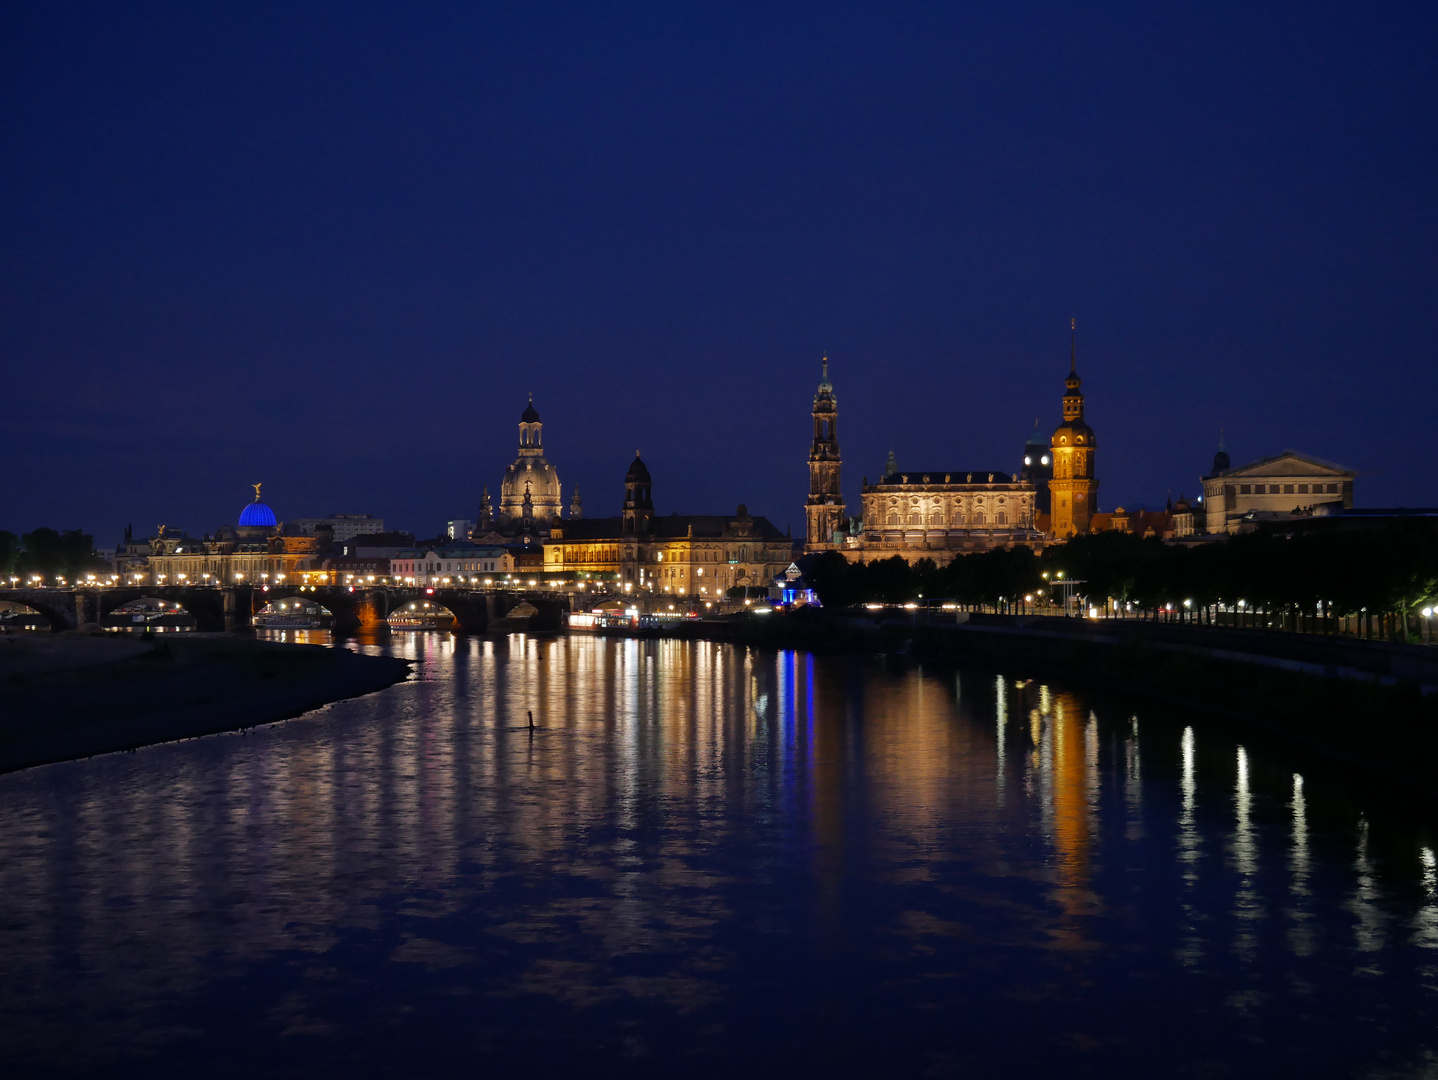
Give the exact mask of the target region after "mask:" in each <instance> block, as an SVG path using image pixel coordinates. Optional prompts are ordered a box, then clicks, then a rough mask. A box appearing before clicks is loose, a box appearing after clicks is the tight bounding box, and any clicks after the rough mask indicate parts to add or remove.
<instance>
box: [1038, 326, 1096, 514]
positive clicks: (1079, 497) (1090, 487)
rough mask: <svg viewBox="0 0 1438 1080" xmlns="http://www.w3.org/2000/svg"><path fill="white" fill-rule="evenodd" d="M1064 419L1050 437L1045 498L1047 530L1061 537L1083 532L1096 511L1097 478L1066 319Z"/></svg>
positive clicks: (1075, 347)
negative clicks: (1050, 462) (1050, 471)
mask: <svg viewBox="0 0 1438 1080" xmlns="http://www.w3.org/2000/svg"><path fill="white" fill-rule="evenodd" d="M1064 386H1065V387H1066V389H1065V391H1064V421H1063V423H1062V424H1060V425H1059V426H1058V427H1057V428H1055V429H1054V434H1053V438H1052V439H1051V440H1050V447H1051V453H1052V457H1053V469H1054V474H1053V479H1052V480H1050V481H1049V499H1050V502H1051V503H1052V505H1053V510H1052V513H1053V523H1052V525H1051V527H1050V532H1052V533H1053V535H1054V536H1056V537H1058V538H1060V539H1063V538H1067V537H1070V536H1073V535H1075V534H1077V533H1086V532H1088V531H1089V526H1090V525H1091V523H1092V522H1093V516H1094V514H1095V513H1097V512H1098V480H1097V479H1095V478H1094V451H1095V450H1096V449H1097V447H1098V440H1097V439H1095V438H1094V433H1093V428H1091V427H1089V426H1088V425H1087V424H1086V423H1084V418H1083V391H1082V390H1081V387H1082V386H1083V380H1082V379H1080V378H1079V374H1078V333H1077V331H1076V330H1075V329H1074V322H1073V320H1070V321H1069V377H1068V378H1067V379H1065V380H1064Z"/></svg>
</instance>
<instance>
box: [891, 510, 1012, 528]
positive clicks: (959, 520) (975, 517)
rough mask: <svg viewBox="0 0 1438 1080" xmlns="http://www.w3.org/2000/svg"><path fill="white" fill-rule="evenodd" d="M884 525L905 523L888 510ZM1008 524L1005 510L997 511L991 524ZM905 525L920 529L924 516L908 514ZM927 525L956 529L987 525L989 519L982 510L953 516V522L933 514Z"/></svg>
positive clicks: (895, 512)
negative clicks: (966, 526)
mask: <svg viewBox="0 0 1438 1080" xmlns="http://www.w3.org/2000/svg"><path fill="white" fill-rule="evenodd" d="M885 523H886V524H887V525H888V526H889V527H890V528H898V527H899V526H901V525H904V524H905V523H906V522H905V521H904V520H903V518H902V517H901V515H900V514H899V513H898V511H896V510H890V511H889V516H888V517H887V518H886V519H885ZM1008 523H1009V515H1008V511H1007V510H998V511H996V512H995V513H994V519H993V524H995V525H1007V524H1008ZM907 524H909V525H912V526H915V527H922V526H923V524H924V516H923V515H922V514H918V513H910V514H909V517H908V521H907ZM928 524H929V526H930V527H931V528H943V527H945V526H950V525H951V526H952V527H955V528H958V527H962V526H964V525H987V524H989V518H988V515H987V514H985V513H984V512H983V511H982V510H976V511H975V512H974V513H972V514H954V515H953V520H952V521H951V522H950V521H945V520H944V515H943V514H938V513H934V514H930V515H929V522H928Z"/></svg>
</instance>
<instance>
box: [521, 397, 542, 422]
mask: <svg viewBox="0 0 1438 1080" xmlns="http://www.w3.org/2000/svg"><path fill="white" fill-rule="evenodd" d="M519 422H520V423H521V424H537V423H539V410H537V409H536V408H535V407H534V395H533V394H530V395H529V404H528V405H526V406H525V407H524V412H522V413H521V414H520V416H519Z"/></svg>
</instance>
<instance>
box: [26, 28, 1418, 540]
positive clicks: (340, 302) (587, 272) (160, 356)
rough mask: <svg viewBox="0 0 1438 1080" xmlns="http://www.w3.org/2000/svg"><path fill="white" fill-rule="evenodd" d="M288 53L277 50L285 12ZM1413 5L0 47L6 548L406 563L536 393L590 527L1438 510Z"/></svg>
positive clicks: (90, 31)
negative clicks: (875, 494) (1084, 486)
mask: <svg viewBox="0 0 1438 1080" xmlns="http://www.w3.org/2000/svg"><path fill="white" fill-rule="evenodd" d="M297 9H298V10H297ZM1435 56H1438V5H1434V4H1433V3H1431V2H1425V3H1413V4H1403V3H1387V4H1377V5H1375V4H1359V3H1353V4H1346V5H1334V4H1314V3H1303V4H1297V3H1294V4H1282V3H1265V4H1258V5H1255V4H1251V3H1242V4H1232V5H1225V4H1220V3H1214V2H1211V0H1204V2H1202V3H1193V4H1187V5H1183V4H1160V5H1154V4H1150V3H1134V4H1116V3H1115V4H1107V5H1096V6H1095V5H1075V4H1069V3H1048V4H1041V3H1032V4H970V5H957V4H947V5H916V6H902V5H894V4H874V5H872V6H853V5H844V4H836V3H832V2H831V3H824V4H815V5H808V6H806V5H798V4H780V5H767V4H766V5H755V6H753V7H748V8H745V7H738V6H733V5H722V6H718V5H716V6H714V7H712V8H707V9H706V8H701V7H700V6H699V5H659V4H648V5H640V6H633V7H624V6H621V5H617V4H588V5H554V4H533V3H520V4H514V5H477V4H456V5H453V6H444V5H398V4H396V5H383V6H380V5H375V6H370V5H363V4H359V3H352V2H347V3H343V4H335V5H332V6H328V7H326V6H324V5H318V4H312V5H292V4H275V5H267V4H254V3H250V4H215V5H206V4H196V3H183V4H182V3H175V4H170V5H145V4H124V5H122V4H110V5H99V4H92V5H61V4H52V3H44V4H30V5H26V4H15V3H11V4H7V5H5V6H4V7H3V8H0V374H3V380H0V385H3V393H4V394H5V404H6V408H5V409H4V413H3V415H4V433H5V437H4V439H3V453H4V466H3V472H0V477H3V479H0V519H3V520H0V528H11V529H15V530H24V529H29V528H32V527H34V526H36V525H40V524H50V525H53V526H56V527H75V526H81V527H84V528H86V529H89V530H91V531H94V532H95V533H96V536H97V539H98V540H100V541H101V543H103V544H111V543H113V542H114V540H115V539H116V538H117V536H118V532H119V530H120V528H121V527H123V525H124V524H125V523H126V522H129V521H133V522H134V523H135V525H136V527H137V530H139V531H147V530H150V529H152V528H153V525H154V524H155V523H156V522H160V521H164V522H167V523H173V524H176V525H183V526H185V527H187V528H189V529H190V530H191V531H194V532H200V531H207V530H212V529H214V528H215V527H216V526H217V525H219V524H221V523H222V522H226V521H233V520H234V518H235V516H236V515H237V514H238V511H239V510H240V508H241V506H242V505H243V504H244V502H245V501H246V499H247V497H248V495H249V488H248V486H247V485H248V484H249V483H250V482H252V481H254V480H263V481H264V482H265V485H266V487H265V494H266V497H267V501H269V502H270V503H271V504H272V505H273V506H274V507H275V509H276V510H277V512H278V513H279V514H280V515H281V516H282V517H298V516H306V515H312V514H325V513H328V512H331V511H339V512H373V513H378V514H382V515H383V516H384V517H385V518H386V519H387V520H388V521H390V522H391V523H393V524H394V525H397V526H400V527H405V528H412V529H417V530H420V531H421V532H430V533H433V532H434V531H436V530H437V529H438V528H439V526H440V525H441V523H442V522H443V521H444V520H445V519H447V518H450V517H457V516H466V517H467V516H472V515H473V512H474V509H475V507H476V505H477V501H478V496H479V490H480V484H481V483H483V482H486V481H487V482H488V483H489V485H490V490H491V491H492V492H495V493H497V490H498V483H499V478H500V474H501V471H502V469H503V467H504V465H505V463H506V462H507V461H508V460H509V459H510V458H511V457H512V456H513V453H514V450H513V448H514V443H515V427H514V425H515V423H516V422H517V420H518V417H519V413H520V411H521V410H522V409H523V407H524V402H525V394H526V392H527V391H530V390H533V391H534V394H535V402H536V405H537V406H538V408H539V409H540V411H541V413H542V414H543V417H544V420H545V421H546V440H547V444H548V447H549V455H550V459H551V460H552V461H554V462H555V463H556V464H557V466H558V468H559V471H560V476H561V478H562V480H563V481H564V483H565V494H566V501H567V498H568V492H569V490H570V488H571V486H572V485H573V484H574V483H576V482H577V483H578V484H579V485H580V488H581V490H582V493H583V496H584V501H585V508H586V512H587V513H588V514H590V515H600V514H609V513H614V512H616V511H617V507H618V503H619V500H620V498H621V496H622V487H621V483H622V477H623V473H624V470H625V467H626V466H627V464H628V462H629V460H630V457H631V456H632V454H633V452H634V450H635V448H636V447H638V448H640V449H642V450H643V452H644V456H645V459H646V461H648V462H649V464H650V468H651V470H652V472H653V474H654V477H655V498H656V502H657V504H658V506H659V509H660V511H661V512H666V513H667V512H668V511H670V510H680V511H684V512H714V511H718V512H727V511H729V510H730V509H732V507H733V505H734V504H735V503H737V502H739V501H741V500H742V501H744V502H746V503H748V504H749V506H750V508H751V510H753V511H754V512H756V513H763V514H766V515H768V516H770V517H771V518H772V519H773V520H774V521H775V522H777V523H778V524H779V525H780V526H781V527H782V526H784V525H786V524H792V525H793V526H794V527H795V530H796V532H797V531H799V530H800V529H801V527H802V522H803V512H802V502H803V497H804V494H805V490H806V484H807V473H806V467H805V454H806V451H807V445H808V438H809V428H810V421H809V416H808V410H809V405H810V400H811V397H812V395H813V391H814V385H815V383H816V382H817V379H818V370H819V367H818V361H819V357H820V356H821V355H822V354H824V353H828V354H829V356H830V357H831V358H832V364H833V378H834V382H835V384H836V387H837V391H838V396H839V406H840V435H841V439H842V444H843V451H844V459H845V473H844V479H845V491H846V494H847V495H848V496H849V498H850V500H851V503H853V504H857V500H858V487H859V482H860V478H861V476H863V475H864V474H868V475H870V476H874V475H876V474H877V473H878V472H879V470H880V467H881V465H882V463H883V459H884V454H885V452H886V451H887V450H888V449H889V448H890V447H892V448H893V449H894V451H895V452H896V454H897V455H898V460H899V464H900V465H901V467H908V468H942V469H988V468H1004V469H1015V468H1017V464H1018V456H1019V453H1020V450H1021V447H1022V444H1023V441H1024V439H1025V437H1026V436H1027V434H1028V432H1029V431H1030V429H1031V427H1032V424H1033V420H1034V418H1035V417H1036V416H1037V417H1040V418H1041V419H1042V422H1043V424H1044V425H1045V426H1046V427H1050V428H1051V427H1052V426H1053V425H1054V424H1056V423H1057V422H1058V419H1059V396H1060V394H1061V393H1062V390H1063V387H1062V378H1063V376H1064V374H1065V373H1066V371H1067V365H1068V320H1069V318H1070V316H1076V317H1077V318H1078V322H1079V362H1080V372H1081V373H1082V375H1083V376H1084V378H1085V380H1086V382H1085V390H1086V391H1087V393H1088V394H1089V419H1090V422H1091V423H1092V424H1093V426H1094V427H1095V428H1096V429H1097V431H1098V436H1099V447H1100V451H1099V458H1098V462H1099V465H1098V468H1099V476H1100V480H1101V485H1102V486H1101V488H1100V491H1099V501H1100V505H1101V508H1103V509H1111V508H1112V507H1113V506H1114V505H1115V504H1116V503H1121V504H1127V505H1130V506H1133V505H1136V504H1147V505H1150V506H1152V505H1154V504H1161V503H1162V502H1163V500H1164V497H1165V495H1166V493H1167V492H1168V491H1169V490H1172V492H1173V493H1174V494H1175V495H1177V494H1178V493H1179V491H1180V490H1183V491H1186V492H1188V493H1190V494H1192V493H1193V492H1194V490H1195V489H1196V488H1197V483H1196V477H1197V476H1198V475H1199V474H1200V473H1201V472H1203V471H1205V469H1206V467H1207V465H1208V463H1209V461H1210V459H1211V457H1212V454H1213V451H1214V448H1215V443H1216V440H1217V436H1218V430H1219V426H1220V424H1224V425H1225V426H1226V428H1227V432H1228V447H1229V450H1230V451H1231V453H1232V454H1233V457H1234V460H1235V462H1239V461H1245V460H1249V459H1252V458H1255V457H1259V456H1263V455H1267V454H1270V453H1275V452H1277V451H1279V450H1281V449H1283V448H1285V447H1294V448H1297V449H1301V450H1304V451H1307V452H1309V453H1312V454H1316V455H1319V456H1321V457H1325V458H1329V459H1332V460H1336V461H1338V462H1341V463H1343V464H1345V465H1348V466H1351V467H1353V468H1356V469H1358V470H1360V476H1359V480H1358V484H1357V494H1358V501H1359V503H1360V504H1363V505H1393V504H1408V505H1423V504H1426V505H1435V504H1438V468H1435V467H1434V465H1433V463H1432V461H1431V455H1430V454H1428V453H1427V452H1426V447H1427V446H1428V445H1429V444H1430V443H1431V441H1432V438H1433V435H1432V433H1433V431H1434V430H1435V424H1438V406H1435V401H1438V363H1435V360H1438V355H1435V354H1438V62H1435V59H1434V58H1435Z"/></svg>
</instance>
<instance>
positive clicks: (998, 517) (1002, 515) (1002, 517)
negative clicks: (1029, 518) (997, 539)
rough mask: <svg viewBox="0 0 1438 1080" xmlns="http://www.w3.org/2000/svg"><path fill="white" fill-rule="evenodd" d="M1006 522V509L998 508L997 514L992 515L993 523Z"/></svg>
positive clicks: (1007, 521)
mask: <svg viewBox="0 0 1438 1080" xmlns="http://www.w3.org/2000/svg"><path fill="white" fill-rule="evenodd" d="M1008 523H1009V515H1008V513H1007V511H1004V510H1000V511H999V512H998V513H997V514H995V515H994V524H995V525H1007V524H1008Z"/></svg>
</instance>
